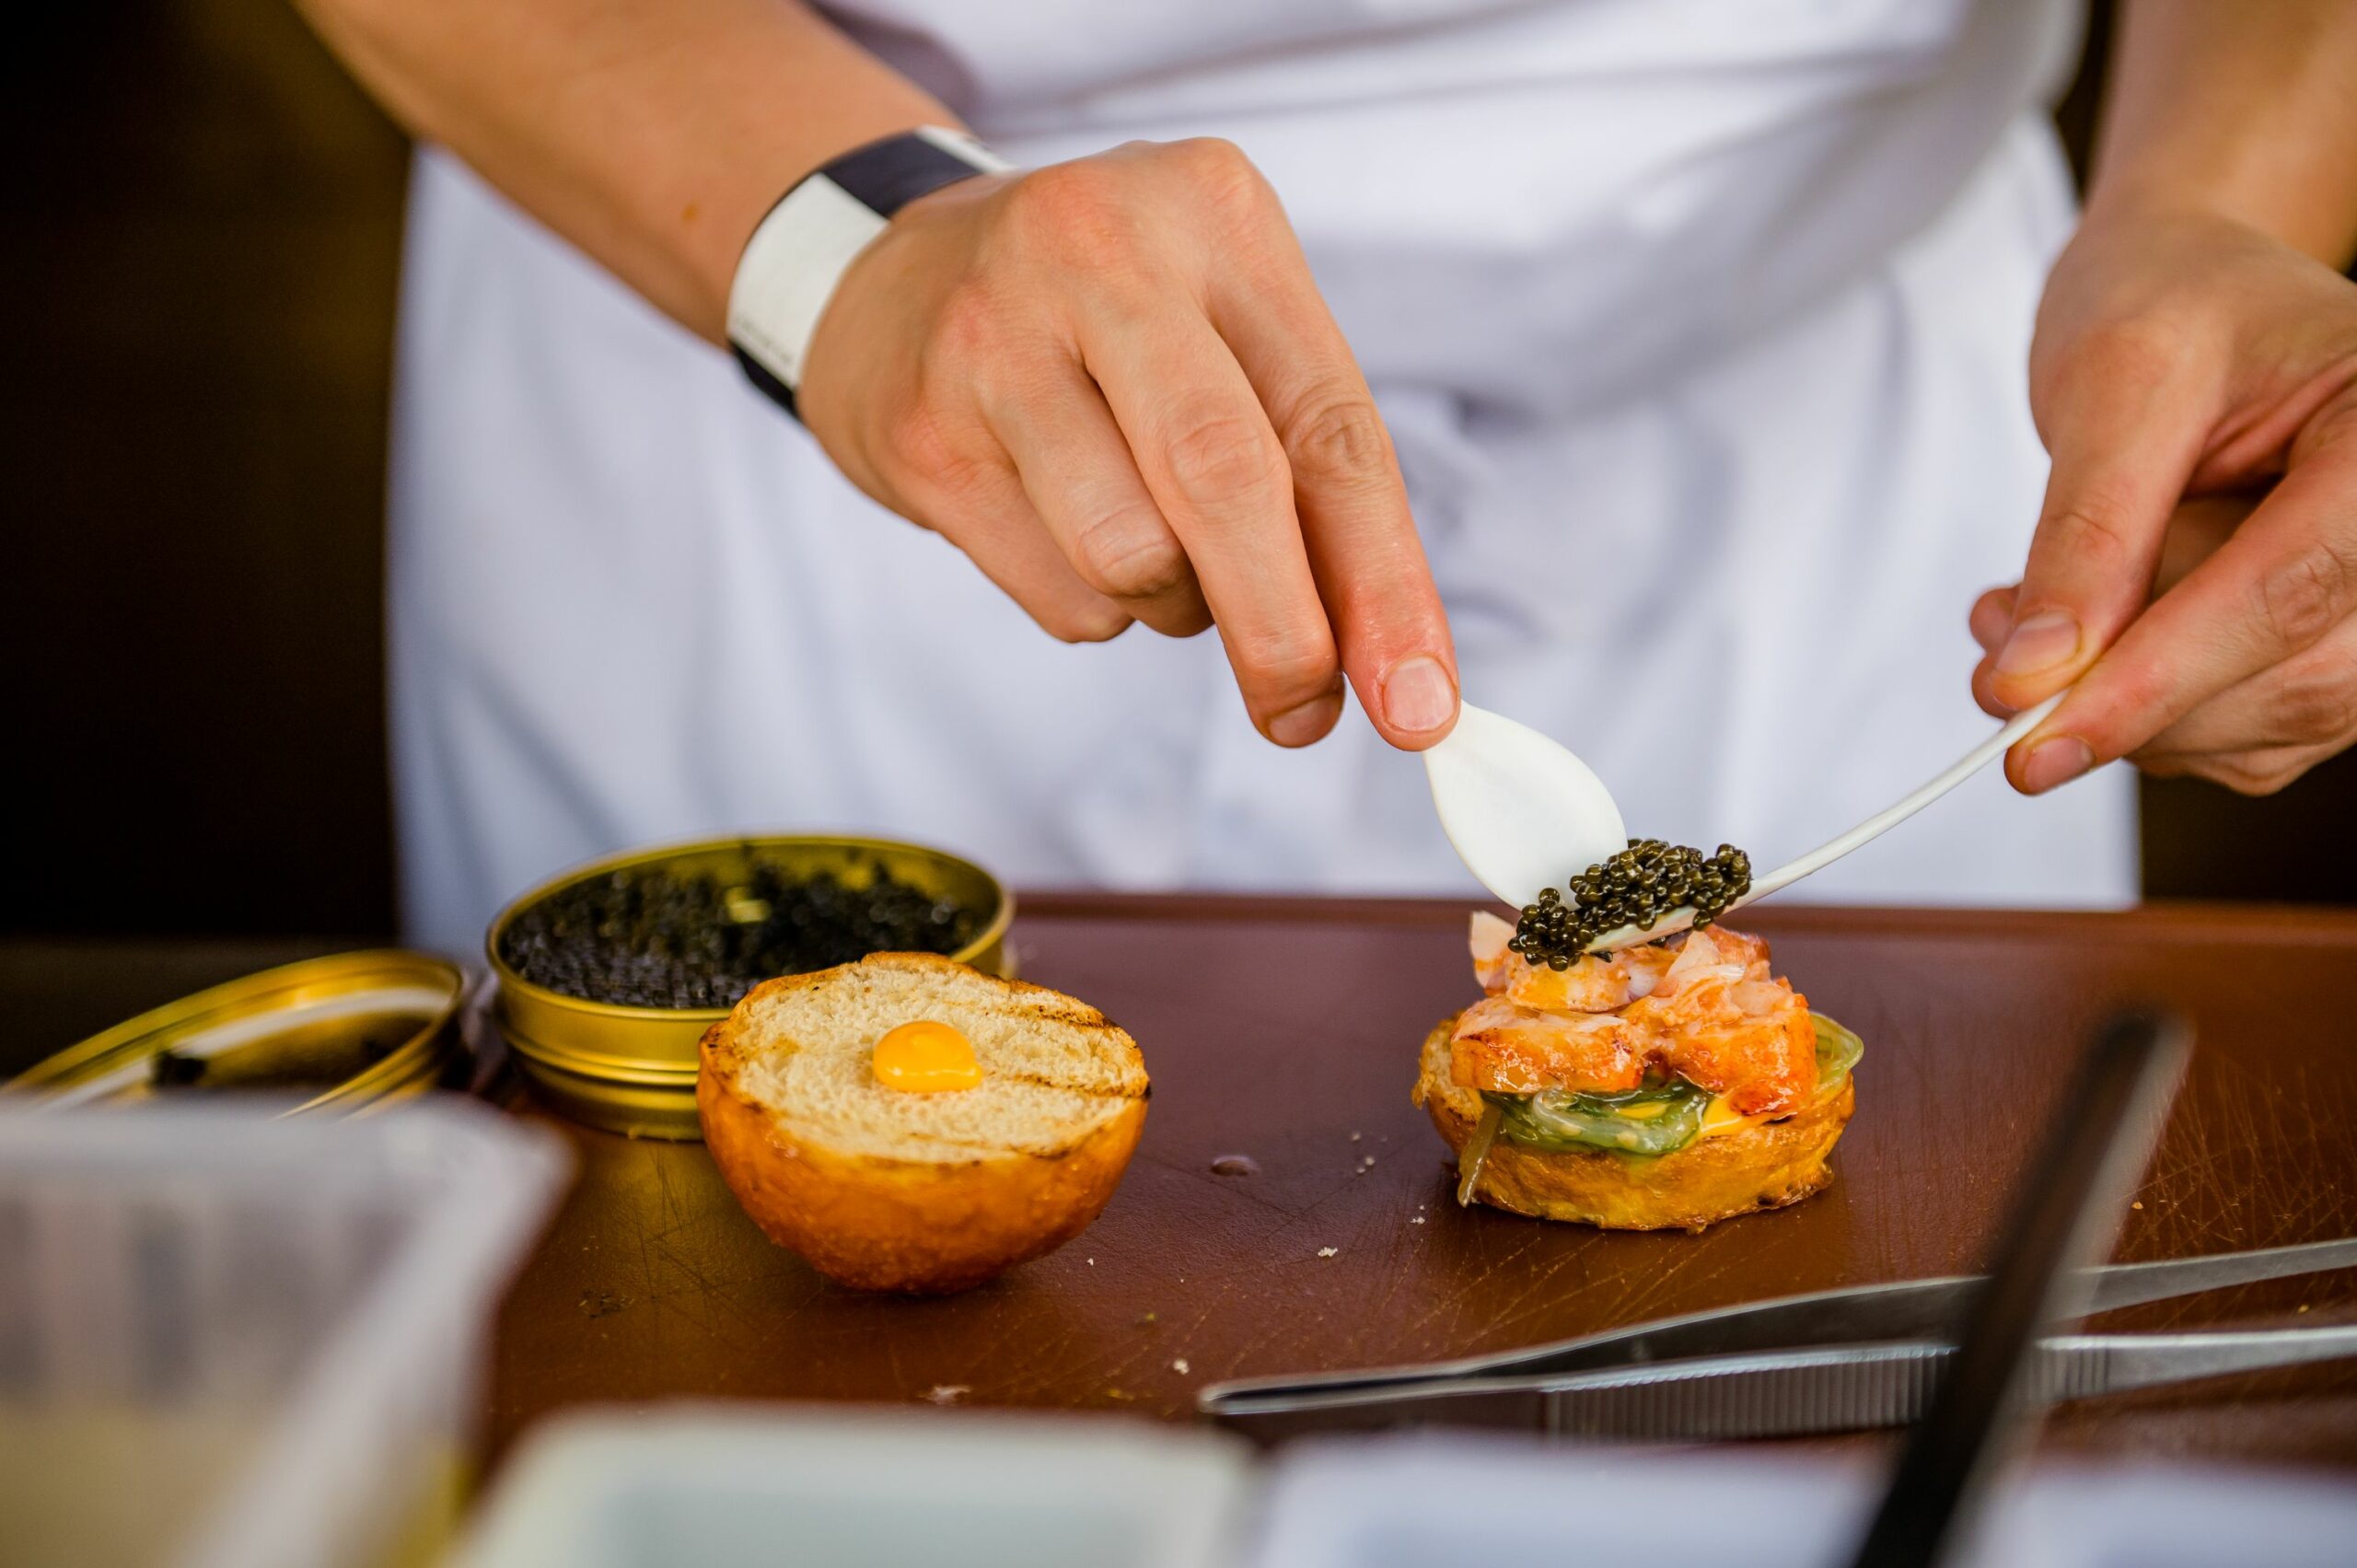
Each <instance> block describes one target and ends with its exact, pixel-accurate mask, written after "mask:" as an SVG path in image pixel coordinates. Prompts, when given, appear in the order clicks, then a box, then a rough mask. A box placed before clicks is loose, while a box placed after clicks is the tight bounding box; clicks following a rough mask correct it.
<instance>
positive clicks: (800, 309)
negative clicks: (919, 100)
mask: <svg viewBox="0 0 2357 1568" xmlns="http://www.w3.org/2000/svg"><path fill="white" fill-rule="evenodd" d="M1013 167H1014V166H1013V165H1011V164H1009V163H1008V162H1007V161H1006V160H1005V159H1004V158H1002V157H999V156H998V155H997V154H995V153H993V152H992V151H991V150H990V149H989V148H988V147H985V146H983V145H981V143H980V142H977V141H975V140H974V139H973V138H972V137H971V136H969V135H967V134H964V133H963V132H959V131H949V130H944V129H943V128H942V127H940V126H938V125H923V126H920V127H918V128H917V129H916V130H914V131H908V132H904V133H902V134H900V135H897V136H887V137H885V138H884V139H883V140H882V141H880V142H870V143H868V144H867V145H865V146H863V147H854V148H853V149H852V150H851V151H850V152H847V153H845V154H843V156H842V157H839V158H836V159H835V160H834V161H833V162H831V163H829V164H827V165H825V166H824V167H822V168H819V169H817V170H815V171H813V172H812V173H810V174H807V175H806V176H804V177H803V178H802V180H800V181H798V182H797V183H796V184H795V186H794V188H793V189H791V190H789V191H788V192H786V193H785V194H784V195H783V196H781V197H779V198H778V203H777V205H775V206H773V207H772V208H771V209H770V210H769V215H767V216H765V217H763V218H762V219H761V224H760V225H759V226H757V227H756V228H755V229H754V230H753V238H751V239H750V240H749V241H748V242H747V244H746V246H745V254H744V255H743V256H742V257H741V258H739V259H738V261H737V276H736V278H735V279H734V281H732V282H731V283H730V285H729V287H728V346H729V347H730V348H732V349H734V350H735V351H736V354H737V364H739V365H741V366H744V367H745V374H746V375H747V376H749V377H752V381H753V385H755V386H756V387H759V388H760V389H761V390H762V391H764V392H766V393H768V394H769V396H770V398H771V399H772V401H774V402H776V403H777V405H778V406H779V407H780V408H783V409H784V410H785V412H788V413H795V407H794V394H795V389H797V388H799V387H800V386H801V385H802V362H803V356H804V355H805V354H807V353H808V352H809V350H810V335H811V333H813V332H815V331H818V328H819V315H820V313H821V312H823V311H824V310H825V309H826V308H827V301H828V300H829V299H830V298H832V297H833V296H834V292H835V285H836V284H838V283H840V282H841V281H842V275H843V273H844V272H845V271H846V270H847V269H848V268H849V267H850V266H851V263H852V261H853V258H854V257H856V256H857V255H858V254H859V253H860V252H861V251H862V250H865V249H867V245H868V242H869V241H870V240H872V239H874V238H876V237H877V235H879V234H881V233H883V232H884V226H885V224H886V223H888V221H890V219H891V216H892V215H893V214H894V213H897V212H899V211H900V209H901V208H902V207H905V206H907V205H908V204H909V203H911V202H913V201H915V200H916V199H917V198H918V197H920V196H923V195H928V194H930V193H931V192H935V191H938V190H940V189H941V188H942V187H943V186H945V185H954V184H956V183H957V182H958V180H970V179H971V178H973V177H974V176H975V175H977V174H996V173H999V172H1001V171H1002V170H1004V169H1007V168H1013ZM795 417H796V418H799V417H800V415H799V414H795Z"/></svg>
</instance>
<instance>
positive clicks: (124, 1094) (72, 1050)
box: [0, 949, 467, 1116]
mask: <svg viewBox="0 0 2357 1568" xmlns="http://www.w3.org/2000/svg"><path fill="white" fill-rule="evenodd" d="M466 991H467V977H466V971H464V970H461V969H460V968H459V966H458V965H456V964H454V963H451V962H449V961H448V960H447V959H443V958H433V957H430V956H428V955H426V954H424V953H409V952H401V951H396V950H392V949H381V950H374V951H368V952H360V953H337V954H333V955H331V956H330V957H327V958H305V959H303V960H302V961H301V962H299V963H292V964H286V965H284V966H282V967H280V968H278V969H274V970H262V971H261V973H259V974H250V975H247V976H245V977H244V978H243V979H240V980H233V981H227V982H226V983H224V984H221V985H216V986H214V987H212V988H211V989H209V990H205V991H200V992H197V993H195V994H193V995H191V996H183V997H181V998H180V1000H179V1001H177V1002H168V1003H166V1004H165V1005H163V1006H161V1007H157V1008H154V1009H152V1010H150V1011H148V1012H145V1013H142V1014H140V1015H139V1016H137V1017H135V1018H127V1019H125V1020H124V1021H122V1023H120V1024H117V1025H115V1026H114V1027H113V1028H110V1029H108V1030H106V1031H105V1032H103V1033H101V1034H96V1035H92V1036H91V1037H90V1038H89V1039H87V1040H84V1041H82V1042H81V1043H80V1044H79V1045H75V1046H69V1047H67V1048H66V1049H65V1050H64V1051H59V1052H58V1053H57V1054H56V1055H54V1056H52V1057H50V1058H49V1059H48V1060H47V1061H45V1062H40V1063H35V1064H34V1065H32V1066H30V1067H29V1068H27V1069H26V1070H25V1071H24V1072H22V1073H20V1074H17V1076H16V1077H15V1078H13V1079H11V1080H10V1081H8V1082H7V1083H6V1084H0V1097H10V1098H13V1097H17V1096H26V1097H34V1096H38V1097H40V1098H43V1099H44V1100H46V1101H48V1102H49V1103H51V1104H54V1105H79V1104H84V1103H87V1102H89V1101H92V1100H139V1099H149V1098H162V1097H167V1096H177V1095H180V1094H187V1093H192V1092H203V1093H214V1092H230V1091H237V1090H254V1091H266V1092H270V1093H275V1094H279V1095H282V1096H283V1095H287V1094H295V1095H300V1096H303V1097H305V1098H302V1099H301V1100H300V1102H299V1103H297V1104H296V1105H295V1106H294V1108H293V1109H290V1110H289V1111H288V1112H287V1114H288V1115H290V1116H294V1115H302V1114H305V1113H307V1112H315V1113H323V1114H326V1115H331V1116H353V1115H358V1114H362V1113H364V1112H366V1111H369V1110H373V1109H377V1108H379V1107H382V1106H384V1105H386V1104H389V1103H390V1102H392V1101H395V1100H401V1099H406V1098H409V1097H411V1096H412V1095H415V1094H419V1093H422V1092H424V1090H426V1089H429V1088H431V1087H433V1086H435V1084H436V1083H437V1082H438V1081H440V1079H441V1077H442V1075H443V1073H444V1069H445V1068H446V1067H447V1066H449V1065H450V1064H451V1063H452V1061H453V1060H454V1058H455V1056H456V1055H457V1045H458V1039H459V1028H458V1016H459V1007H460V1005H461V1004H462V1003H463V1002H464V1000H465V998H466Z"/></svg>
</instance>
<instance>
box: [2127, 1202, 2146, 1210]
mask: <svg viewBox="0 0 2357 1568" xmlns="http://www.w3.org/2000/svg"><path fill="white" fill-rule="evenodd" d="M2128 1206H2129V1207H2130V1208H2131V1209H2141V1208H2142V1207H2143V1206H2144V1205H2143V1204H2142V1202H2134V1203H2131V1204H2129V1205H2128Z"/></svg>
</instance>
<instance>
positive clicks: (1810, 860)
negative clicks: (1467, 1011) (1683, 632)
mask: <svg viewBox="0 0 2357 1568" xmlns="http://www.w3.org/2000/svg"><path fill="white" fill-rule="evenodd" d="M2061 701H2062V696H2061V693H2059V692H2058V693H2056V694H2055V695H2054V696H2051V697H2049V698H2048V699H2047V700H2046V701H2045V702H2043V703H2038V705H2037V706H2036V707H2033V708H2026V709H2024V710H2023V711H2022V712H2020V713H2018V714H2014V716H2013V717H2012V718H2011V719H2010V720H2008V721H2007V722H2006V724H2005V726H2004V727H2003V729H2001V730H1999V731H1998V732H1997V733H1996V734H1994V735H1992V736H1991V737H1990V738H1988V739H1986V740H1984V741H1982V742H1981V743H1980V745H1978V746H1976V747H1974V748H1973V749H1971V750H1969V751H1968V752H1966V753H1965V754H1964V755H1963V756H1962V757H1959V758H1957V759H1956V761H1955V762H1954V763H1953V764H1952V765H1951V766H1949V767H1948V768H1947V769H1945V771H1944V772H1941V773H1940V774H1939V775H1938V776H1936V777H1934V778H1933V779H1932V780H1931V781H1930V782H1929V783H1927V784H1922V785H1921V786H1920V787H1918V788H1916V789H1915V790H1913V791H1911V792H1910V793H1909V794H1907V795H1906V796H1902V797H1900V798H1899V799H1898V801H1897V802H1895V803H1894V804H1892V805H1890V806H1888V807H1885V808H1884V809H1883V810H1881V811H1878V812H1876V813H1875V815H1873V816H1872V817H1869V818H1867V819H1865V820H1864V821H1863V822H1861V823H1859V824H1858V825H1857V826H1856V827H1854V828H1852V829H1851V830H1849V831H1848V832H1846V833H1842V834H1840V836H1838V837H1836V838H1833V839H1830V840H1829V841H1827V842H1824V843H1822V844H1819V845H1818V846H1817V848H1815V849H1813V850H1811V851H1809V852H1808V853H1807V854H1805V855H1802V856H1801V857H1799V858H1798V859H1797V860H1792V861H1788V862H1786V863H1785V864H1784V865H1780V866H1778V867H1776V869H1775V870H1773V871H1771V872H1770V873H1768V875H1766V876H1765V877H1754V878H1753V879H1752V883H1751V886H1750V888H1749V889H1747V890H1746V891H1745V893H1744V895H1743V897H1741V898H1739V899H1737V900H1736V901H1735V902H1733V903H1731V904H1729V905H1728V906H1727V910H1728V911H1729V912H1733V911H1735V910H1739V909H1741V908H1743V907H1744V906H1745V905H1746V904H1750V903H1757V902H1758V901H1759V900H1761V899H1764V898H1766V897H1767V896H1768V895H1769V894H1771V893H1774V892H1781V891H1782V890H1783V889H1786V888H1789V887H1791V886H1792V885H1793V884H1794V883H1795V882H1797V881H1799V880H1800V879H1801V878H1802V877H1806V876H1808V875H1809V874H1810V873H1811V872H1816V871H1822V870H1824V869H1825V868H1826V867H1827V866H1829V865H1832V864H1833V863H1834V862H1835V861H1837V860H1839V859H1840V858H1841V857H1842V856H1843V855H1845V854H1849V853H1850V852H1851V851H1852V850H1853V849H1857V848H1859V847H1860V846H1862V845H1864V844H1867V843H1870V842H1873V841H1874V840H1875V839H1878V838H1880V837H1881V836H1882V835H1883V834H1885V833H1887V832H1888V831H1889V830H1891V829H1893V828H1895V827H1897V826H1898V824H1899V823H1901V822H1904V821H1905V820H1907V819H1909V818H1910V817H1912V816H1914V815H1915V813H1917V812H1918V811H1921V810H1922V809H1923V807H1926V806H1929V805H1931V804H1932V802H1933V801H1934V800H1937V799H1939V798H1940V796H1944V795H1945V794H1947V792H1948V791H1950V790H1952V789H1954V788H1955V787H1956V785H1958V784H1962V783H1963V782H1964V781H1965V780H1967V779H1968V778H1970V777H1971V776H1972V775H1973V774H1975V773H1977V772H1980V770H1981V769H1982V768H1985V767H1987V766H1988V765H1989V763H1990V762H1991V761H1993V760H1994V759H1996V758H1998V757H2000V756H2003V754H2004V752H2005V751H2006V750H2007V749H2009V748H2010V747H2012V746H2013V744H2014V742H2015V741H2017V740H2019V739H2021V738H2022V737H2023V736H2025V735H2027V734H2028V733H2029V732H2030V731H2031V730H2033V729H2035V728H2037V727H2038V724H2039V723H2040V722H2041V721H2042V720H2044V718H2045V717H2046V715H2047V714H2050V713H2052V712H2053V711H2054V709H2055V706H2056V704H2058V703H2061ZM1424 775H1425V777H1426V778H1427V779H1428V780H1430V781H1431V784H1432V786H1433V805H1434V808H1435V809H1437V810H1438V811H1439V813H1440V825H1441V829H1442V830H1443V831H1444V832H1446V833H1447V835H1448V842H1450V843H1451V844H1453V845H1455V846H1456V848H1457V854H1458V856H1459V857H1460V858H1462V859H1463V860H1464V862H1465V864H1466V865H1467V867H1468V868H1469V869H1470V870H1471V871H1472V873H1473V875H1474V877H1475V878H1476V879H1477V880H1479V881H1480V884H1481V885H1482V886H1483V887H1485V888H1487V889H1490V891H1492V893H1495V894H1496V895H1497V896H1498V897H1499V898H1501V899H1503V900H1505V901H1506V902H1507V903H1509V904H1512V905H1513V906H1514V907H1515V908H1516V909H1520V908H1522V907H1523V906H1524V905H1526V904H1528V903H1530V902H1531V901H1532V900H1535V899H1537V898H1538V890H1539V889H1541V888H1562V886H1563V885H1564V884H1565V883H1567V882H1569V881H1570V880H1571V878H1572V877H1573V874H1574V873H1576V872H1581V871H1585V870H1586V869H1587V868H1588V867H1589V866H1591V865H1596V863H1597V862H1599V861H1601V860H1604V859H1605V858H1606V857H1608V856H1609V855H1614V854H1620V851H1622V850H1624V849H1626V848H1627V847H1628V846H1629V837H1628V832H1627V830H1626V829H1624V828H1623V827H1622V825H1621V821H1620V807H1618V806H1615V805H1614V804H1613V803H1612V792H1611V791H1609V790H1608V789H1606V788H1605V787H1604V783H1603V781H1602V780H1600V779H1598V778H1597V777H1596V773H1595V772H1594V771H1593V770H1591V769H1590V768H1589V767H1588V765H1587V764H1586V763H1585V762H1583V761H1580V760H1579V759H1578V758H1577V757H1574V756H1573V755H1572V753H1571V752H1570V751H1568V750H1566V749H1564V748H1563V747H1562V746H1561V745H1559V744H1557V743H1556V742H1555V741H1552V740H1550V739H1548V738H1546V737H1545V736H1543V735H1541V734H1539V733H1538V731H1537V730H1535V729H1531V728H1529V727H1528V726H1524V725H1519V724H1516V723H1515V722H1514V721H1513V720H1512V719H1510V718H1506V717H1504V716H1503V715H1501V714H1493V713H1490V712H1487V711H1486V710H1484V709H1480V708H1477V707H1475V706H1474V705H1473V704H1472V703H1464V704H1463V705H1462V708H1461V710H1460V712H1459V714H1458V716H1457V727H1456V728H1455V729H1453V730H1451V731H1450V732H1449V735H1448V738H1447V739H1446V740H1444V741H1442V742H1441V743H1440V744H1439V745H1437V746H1434V747H1433V748H1431V749H1429V750H1427V751H1425V753H1424ZM1693 923H1694V912H1693V911H1692V910H1691V909H1676V910H1671V911H1670V912H1667V913H1666V914H1664V915H1663V916H1662V917H1661V918H1660V919H1659V920H1656V921H1655V922H1654V923H1653V924H1652V925H1651V926H1650V927H1647V928H1644V929H1642V930H1641V929H1640V928H1638V927H1636V926H1633V925H1623V926H1621V927H1620V928H1619V929H1617V930H1613V931H1608V932H1605V933H1604V934H1603V935H1600V936H1598V937H1596V940H1595V941H1593V942H1590V943H1589V944H1588V945H1587V951H1589V952H1591V953H1594V952H1601V951H1604V950H1606V949H1608V948H1612V947H1627V946H1629V945H1630V944H1631V943H1632V942H1646V941H1651V940H1653V939H1654V938H1655V937H1659V936H1669V935H1675V934H1677V933H1678V932H1680V931H1684V930H1686V929H1687V928H1688V927H1689V926H1690V925H1692V924H1693Z"/></svg>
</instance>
